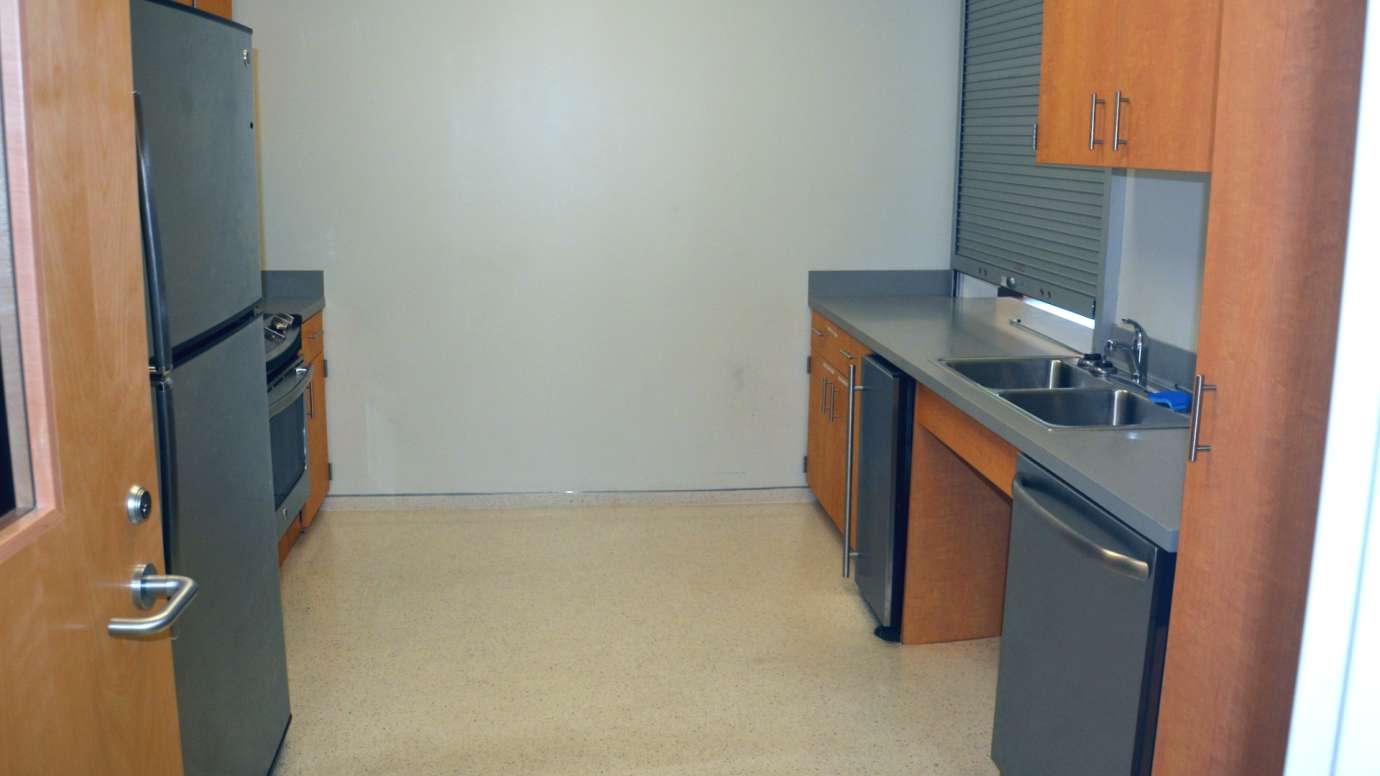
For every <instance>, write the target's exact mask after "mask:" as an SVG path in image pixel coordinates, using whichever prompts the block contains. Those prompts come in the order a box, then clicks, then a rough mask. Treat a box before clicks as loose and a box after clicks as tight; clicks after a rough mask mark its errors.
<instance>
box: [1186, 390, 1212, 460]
mask: <svg viewBox="0 0 1380 776" xmlns="http://www.w3.org/2000/svg"><path fill="white" fill-rule="evenodd" d="M1216 390H1217V386H1215V385H1213V384H1212V383H1209V382H1208V381H1207V379H1206V378H1204V377H1203V376H1202V375H1194V376H1193V421H1192V423H1190V424H1189V428H1190V429H1191V430H1190V432H1189V435H1188V461H1189V463H1193V462H1195V461H1197V460H1198V453H1207V452H1211V451H1212V445H1202V444H1198V435H1199V432H1200V431H1201V429H1202V425H1203V393H1204V392H1205V391H1216Z"/></svg>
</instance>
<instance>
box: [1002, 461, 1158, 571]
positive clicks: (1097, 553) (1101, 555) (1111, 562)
mask: <svg viewBox="0 0 1380 776" xmlns="http://www.w3.org/2000/svg"><path fill="white" fill-rule="evenodd" d="M1011 495H1012V498H1014V499H1015V500H1016V501H1018V502H1020V503H1022V504H1024V505H1025V506H1027V507H1030V509H1031V510H1032V511H1034V512H1035V514H1037V515H1039V516H1040V517H1041V518H1042V519H1043V520H1044V521H1045V522H1046V523H1047V524H1049V526H1050V527H1051V528H1053V529H1054V530H1055V532H1056V533H1058V534H1059V536H1060V537H1062V538H1063V539H1064V540H1065V541H1066V542H1068V543H1069V544H1071V545H1073V547H1075V548H1076V549H1077V550H1078V551H1079V552H1081V553H1083V554H1084V555H1086V556H1088V557H1089V558H1092V559H1094V560H1099V561H1101V562H1102V563H1103V564H1104V565H1106V566H1107V567H1108V568H1110V569H1112V570H1113V571H1116V572H1117V573H1119V574H1123V575H1125V576H1128V577H1131V578H1132V579H1138V580H1146V579H1149V578H1150V564H1149V563H1146V562H1145V561H1143V560H1140V559H1138V558H1133V557H1131V556H1130V555H1126V554H1125V553H1121V552H1117V551H1116V550H1113V549H1109V548H1107V547H1103V546H1102V545H1100V544H1098V543H1097V542H1095V541H1093V540H1092V539H1089V538H1088V537H1086V536H1084V535H1083V534H1081V533H1079V532H1078V531H1076V530H1074V528H1073V527H1072V526H1070V525H1069V524H1068V523H1066V522H1064V520H1063V519H1062V518H1060V517H1059V515H1058V514H1057V513H1056V512H1055V508H1052V507H1051V506H1050V505H1049V504H1047V503H1046V500H1047V499H1048V496H1046V494H1044V493H1041V492H1040V491H1038V490H1035V489H1032V488H1031V487H1030V486H1029V484H1028V483H1027V481H1026V480H1024V479H1023V478H1021V477H1019V476H1018V477H1016V480H1015V482H1013V483H1012V485H1011Z"/></svg>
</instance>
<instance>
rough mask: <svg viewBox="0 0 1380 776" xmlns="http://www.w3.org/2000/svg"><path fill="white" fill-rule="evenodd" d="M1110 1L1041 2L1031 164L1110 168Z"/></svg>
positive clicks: (1113, 41)
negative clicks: (1036, 130)
mask: <svg viewBox="0 0 1380 776" xmlns="http://www.w3.org/2000/svg"><path fill="white" fill-rule="evenodd" d="M1117 6H1118V3H1116V2H1095V0H1045V18H1044V32H1043V34H1042V41H1043V45H1042V47H1041V56H1040V103H1039V138H1038V143H1037V144H1036V146H1035V161H1036V162H1037V163H1040V164H1074V165H1081V166H1085V167H1101V166H1106V165H1108V164H1110V163H1111V156H1110V152H1111V151H1110V149H1111V140H1110V137H1111V136H1110V134H1109V130H1108V127H1109V126H1110V124H1111V120H1112V115H1111V113H1110V112H1109V108H1111V107H1112V92H1113V90H1115V89H1116V86H1115V83H1116V71H1115V62H1116V45H1117V28H1118V19H1119V14H1118V12H1117Z"/></svg>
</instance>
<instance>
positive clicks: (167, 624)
mask: <svg viewBox="0 0 1380 776" xmlns="http://www.w3.org/2000/svg"><path fill="white" fill-rule="evenodd" d="M129 589H130V594H131V596H132V597H133V599H134V605H135V606H136V607H138V608H140V609H151V608H153V602H154V601H155V600H157V599H159V598H167V599H169V600H168V605H167V606H165V607H163V610H162V611H160V612H159V613H157V614H155V615H153V616H151V617H136V618H125V617H113V618H111V620H110V622H108V623H106V626H105V631H106V633H109V634H110V635H111V636H115V637H116V638H138V637H140V636H152V635H155V634H158V633H162V632H163V631H165V630H167V629H168V628H171V627H172V625H173V623H174V622H177V618H178V617H181V616H182V612H183V611H185V610H186V608H187V606H188V604H190V603H191V602H192V599H194V598H196V594H197V584H196V580H194V579H192V578H191V577H183V576H178V575H176V574H159V573H158V567H157V566H155V565H153V564H152V563H140V564H139V565H137V566H135V567H134V577H133V579H131V580H130V583H129Z"/></svg>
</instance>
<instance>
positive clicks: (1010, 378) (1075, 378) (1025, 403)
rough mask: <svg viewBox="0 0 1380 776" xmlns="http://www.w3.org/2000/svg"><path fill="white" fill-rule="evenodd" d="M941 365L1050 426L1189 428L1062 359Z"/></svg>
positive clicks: (1180, 419) (1142, 398)
mask: <svg viewBox="0 0 1380 776" xmlns="http://www.w3.org/2000/svg"><path fill="white" fill-rule="evenodd" d="M941 363H943V364H944V365H945V366H947V367H948V368H950V369H952V370H953V371H955V372H957V373H958V374H960V375H962V376H963V377H964V378H966V379H968V380H969V381H971V382H974V383H976V384H978V385H979V386H981V387H982V388H985V389H986V390H988V391H990V392H991V393H994V394H995V395H996V396H997V397H998V398H1000V399H1002V400H1004V401H1006V402H1008V403H1009V404H1011V405H1012V406H1014V407H1015V408H1016V409H1018V410H1020V411H1021V412H1024V413H1025V414H1026V415H1029V416H1030V417H1032V418H1034V419H1035V420H1036V421H1038V422H1039V423H1041V424H1042V425H1044V426H1046V427H1048V428H1081V429H1093V428H1115V429H1122V430H1127V431H1130V430H1134V429H1145V428H1187V427H1188V417H1187V416H1185V415H1182V414H1180V413H1178V412H1175V411H1173V410H1171V409H1169V408H1168V407H1162V406H1160V405H1158V404H1155V403H1154V402H1152V401H1150V400H1149V399H1148V398H1146V397H1145V396H1144V395H1142V394H1140V393H1138V392H1136V391H1132V390H1129V389H1127V388H1122V387H1119V386H1118V385H1117V384H1115V383H1113V382H1111V381H1109V380H1106V379H1103V378H1101V377H1098V376H1097V375H1094V374H1093V373H1091V372H1089V371H1087V370H1085V369H1082V368H1080V367H1078V366H1077V365H1076V363H1074V362H1073V360H1072V359H1064V358H1050V357H1040V358H964V359H947V360H944V361H942V362H941Z"/></svg>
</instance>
